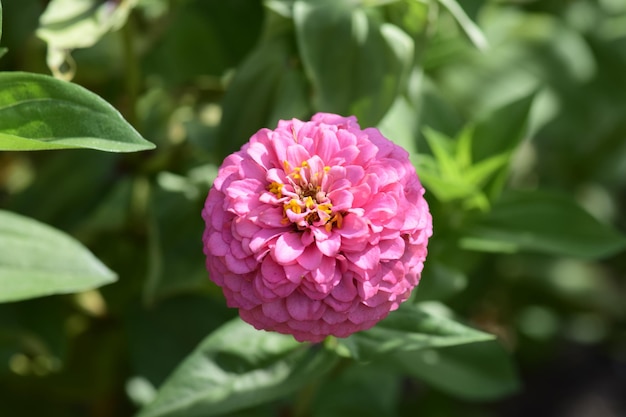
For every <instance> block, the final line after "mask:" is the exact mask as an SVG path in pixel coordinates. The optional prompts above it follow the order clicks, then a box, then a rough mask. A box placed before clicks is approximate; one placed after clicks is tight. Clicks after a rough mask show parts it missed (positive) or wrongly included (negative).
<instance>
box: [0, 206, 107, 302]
mask: <svg viewBox="0 0 626 417" xmlns="http://www.w3.org/2000/svg"><path fill="white" fill-rule="evenodd" d="M115 279H116V275H115V273H113V272H111V271H110V270H109V269H108V268H107V267H106V266H104V265H103V264H102V262H100V261H99V260H98V259H97V258H95V257H94V256H93V254H92V253H91V252H89V251H88V250H87V249H86V248H85V247H83V246H82V245H81V244H80V243H79V242H78V241H76V240H74V239H73V238H71V237H70V236H67V235H66V234H64V233H62V232H60V231H58V230H55V229H53V228H52V227H49V226H47V225H45V224H42V223H39V222H38V221H35V220H33V219H30V218H27V217H24V216H21V215H18V214H15V213H11V212H8V211H0V302H6V301H16V300H23V299H27V298H33V297H40V296H44V295H51V294H63V293H71V292H77V291H84V290H88V289H92V288H96V287H99V286H101V285H104V284H108V283H110V282H113V281H115Z"/></svg>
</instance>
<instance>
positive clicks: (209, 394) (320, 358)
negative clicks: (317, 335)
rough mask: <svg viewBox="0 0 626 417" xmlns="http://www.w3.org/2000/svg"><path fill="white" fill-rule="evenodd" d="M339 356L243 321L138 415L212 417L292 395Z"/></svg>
mask: <svg viewBox="0 0 626 417" xmlns="http://www.w3.org/2000/svg"><path fill="white" fill-rule="evenodd" d="M336 359H337V356H336V355H335V354H333V353H332V352H330V351H328V350H326V349H324V348H323V347H321V346H315V347H311V346H310V345H308V344H302V343H298V342H296V341H295V340H294V339H293V337H291V336H287V335H282V334H279V333H273V332H265V331H258V330H255V329H254V328H253V327H252V326H250V325H248V324H247V323H244V322H243V321H241V320H240V319H238V318H237V319H234V320H232V321H229V322H228V323H226V324H225V325H224V326H222V327H220V328H219V329H217V330H216V331H215V332H213V333H212V334H210V335H209V336H208V337H207V338H206V339H205V340H204V341H203V342H202V343H201V344H200V345H199V346H198V348H196V350H195V351H194V352H192V353H191V355H189V356H188V357H187V359H185V361H184V362H183V363H182V364H181V365H180V366H179V367H178V368H177V369H176V371H174V373H173V375H172V376H170V378H169V379H168V380H167V381H165V383H164V384H163V386H162V387H161V388H160V389H159V392H158V393H157V397H156V399H155V400H154V401H153V402H152V403H150V404H148V406H147V407H146V408H145V409H143V410H142V411H141V412H140V414H139V417H209V416H214V415H218V414H224V413H227V412H232V411H237V410H240V409H244V408H248V407H251V406H254V405H258V404H262V403H265V402H268V401H271V400H274V399H277V398H280V397H283V396H287V395H289V394H290V393H292V392H293V391H295V390H297V389H298V388H300V387H301V386H303V385H304V384H307V383H310V382H311V381H312V380H314V379H315V378H317V377H319V376H321V375H323V374H324V373H326V372H327V371H328V370H329V369H330V368H331V367H332V366H333V365H334V364H335V362H336Z"/></svg>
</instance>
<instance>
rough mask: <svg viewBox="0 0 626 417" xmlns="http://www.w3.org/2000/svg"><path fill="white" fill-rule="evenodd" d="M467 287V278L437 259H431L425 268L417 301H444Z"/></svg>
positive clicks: (418, 289) (417, 290) (416, 297)
mask: <svg viewBox="0 0 626 417" xmlns="http://www.w3.org/2000/svg"><path fill="white" fill-rule="evenodd" d="M466 286H467V276H466V275H465V274H464V273H463V272H462V271H460V270H458V269H455V268H452V267H450V266H448V265H445V264H443V263H441V262H437V261H436V260H435V259H429V262H426V265H425V266H424V271H423V272H422V278H421V279H420V283H419V286H418V287H417V288H416V289H415V291H416V292H417V294H416V296H415V299H416V300H419V301H426V300H443V299H445V298H448V297H450V296H452V295H455V294H457V293H459V292H460V291H462V290H463V289H465V287H466Z"/></svg>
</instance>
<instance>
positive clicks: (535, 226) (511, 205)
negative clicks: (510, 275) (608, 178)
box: [460, 191, 626, 259]
mask: <svg viewBox="0 0 626 417" xmlns="http://www.w3.org/2000/svg"><path fill="white" fill-rule="evenodd" d="M460 244H461V246H462V247H464V248H466V249H473V250H480V251H494V252H505V253H510V252H513V251H519V250H524V251H530V252H543V253H548V254H553V255H562V256H573V257H580V258H587V259H600V258H604V257H607V256H610V255H613V254H615V253H618V252H620V251H622V250H624V249H625V248H626V237H624V236H623V235H622V234H620V233H618V232H617V231H615V230H614V229H612V228H611V227H609V226H607V225H605V224H602V223H600V222H599V221H598V220H596V219H595V218H594V217H592V216H591V215H590V214H589V213H587V212H586V211H585V210H583V209H582V208H581V207H580V206H579V205H578V204H577V203H576V202H575V201H574V200H573V199H571V198H570V197H568V196H566V195H561V194H557V193H551V192H547V191H509V192H507V193H505V194H503V195H502V197H501V198H500V199H499V200H497V201H496V202H495V203H494V205H493V208H492V210H491V211H490V212H489V213H487V214H485V215H483V216H482V217H481V218H479V219H478V220H477V221H476V223H475V224H474V225H472V226H470V227H469V228H468V230H467V231H466V234H465V237H464V238H462V239H461V241H460Z"/></svg>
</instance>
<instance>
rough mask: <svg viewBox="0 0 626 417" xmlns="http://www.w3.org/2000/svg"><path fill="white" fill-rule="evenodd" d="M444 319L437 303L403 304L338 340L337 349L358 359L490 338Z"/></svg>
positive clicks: (443, 311) (442, 309)
mask: <svg viewBox="0 0 626 417" xmlns="http://www.w3.org/2000/svg"><path fill="white" fill-rule="evenodd" d="M493 337H494V336H493V335H490V334H488V333H484V332H481V331H479V330H475V329H472V328H470V327H467V326H465V325H463V324H461V323H458V322H456V321H454V320H453V319H451V318H449V317H448V316H447V311H446V309H445V308H444V307H443V306H442V305H440V304H438V303H422V304H411V303H405V304H403V305H402V306H401V307H400V308H399V309H398V310H396V311H394V312H392V313H390V314H389V316H388V317H387V318H386V319H384V320H383V321H381V322H380V323H378V324H377V325H376V326H375V327H373V328H372V329H370V330H367V331H363V332H358V333H355V334H353V335H352V336H350V337H348V338H347V339H337V343H338V349H340V351H341V350H343V351H345V350H346V349H347V350H348V351H349V352H350V354H351V355H352V356H354V357H356V358H359V359H368V358H371V357H377V356H381V355H388V354H391V353H393V354H396V353H399V352H407V351H410V352H411V351H417V350H422V349H430V348H434V347H442V346H454V345H463V344H468V343H476V342H481V341H485V340H491V339H493Z"/></svg>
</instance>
